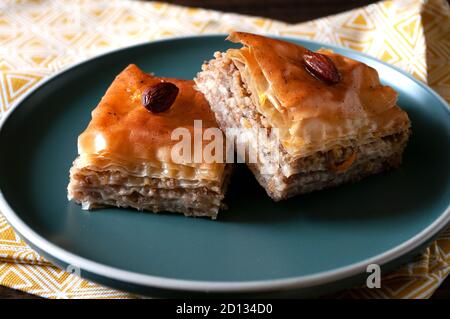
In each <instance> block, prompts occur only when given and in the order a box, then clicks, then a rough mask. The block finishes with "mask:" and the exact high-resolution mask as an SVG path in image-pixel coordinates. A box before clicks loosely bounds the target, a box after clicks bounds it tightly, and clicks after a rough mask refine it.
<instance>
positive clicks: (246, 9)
mask: <svg viewBox="0 0 450 319" xmlns="http://www.w3.org/2000/svg"><path fill="white" fill-rule="evenodd" d="M166 2H169V3H173V4H179V5H185V6H191V7H201V8H207V9H213V10H219V11H225V12H233V13H241V14H248V15H255V16H262V17H267V18H272V19H276V20H280V21H285V22H291V23H296V22H303V21H308V20H312V19H316V18H319V17H323V16H327V15H330V14H336V13H339V12H343V11H347V10H351V9H354V8H357V7H362V6H365V5H368V4H371V3H374V2H377V1H370V0H169V1H166ZM2 298H37V297H35V296H32V295H29V294H26V293H23V292H20V291H17V290H13V289H9V288H6V287H2V286H0V299H2ZM433 298H437V299H450V279H449V278H447V280H446V281H445V282H444V283H443V284H442V285H441V287H440V288H439V289H438V290H437V291H436V292H435V293H434V295H433Z"/></svg>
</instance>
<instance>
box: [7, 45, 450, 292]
mask: <svg viewBox="0 0 450 319" xmlns="http://www.w3.org/2000/svg"><path fill="white" fill-rule="evenodd" d="M290 40H291V41H293V42H297V43H299V44H301V45H304V46H306V47H308V48H309V49H313V50H316V49H319V48H320V47H326V48H331V49H333V50H335V51H336V52H337V53H340V54H343V55H346V56H349V57H350V58H353V59H357V60H360V61H363V62H364V63H367V64H369V65H371V66H372V67H374V68H376V69H377V70H378V72H379V73H380V77H381V79H382V80H383V82H384V83H385V84H388V85H391V86H392V87H393V88H395V89H396V90H397V91H398V92H399V93H400V98H399V105H400V106H401V107H402V108H404V109H405V110H406V111H407V112H408V114H409V116H410V118H411V121H412V130H413V134H412V137H411V139H410V142H409V145H408V147H407V149H406V153H405V155H404V163H403V165H402V166H401V167H400V168H399V169H397V170H394V171H391V172H387V173H384V174H380V175H377V176H372V177H370V178H367V179H365V180H363V181H361V182H358V183H356V184H351V185H345V186H341V187H338V188H334V189H329V190H325V191H321V192H315V193H312V194H309V195H302V196H297V197H295V198H292V199H290V200H286V201H282V202H278V203H275V202H273V201H271V200H270V198H269V197H268V196H267V195H266V193H265V192H264V190H263V189H262V188H261V187H260V186H259V185H258V184H257V182H256V181H255V179H254V177H253V175H252V174H250V173H249V171H248V170H247V168H246V167H245V166H244V165H240V166H239V167H238V169H237V172H235V174H234V177H233V179H232V181H231V185H230V189H229V192H228V194H227V198H226V203H227V204H228V206H229V209H228V210H227V211H222V212H221V213H220V214H219V219H218V220H217V221H211V220H208V219H201V218H197V219H195V218H186V217H183V216H180V215H174V214H152V213H139V212H136V211H134V210H127V209H116V208H108V209H101V210H97V211H94V212H85V211H82V210H81V208H80V206H78V205H76V204H74V203H72V202H68V201H67V195H66V187H67V184H68V172H69V168H70V166H71V163H72V160H73V159H74V158H75V156H76V154H77V148H76V147H77V143H76V141H77V137H78V135H79V133H80V132H81V131H82V130H83V129H84V128H85V127H86V125H87V123H88V122H89V119H90V113H91V111H92V109H93V108H94V107H95V105H97V103H98V101H99V99H100V98H101V97H102V95H103V94H104V92H105V90H106V89H107V87H108V86H109V84H110V83H111V82H112V80H113V79H114V77H115V76H116V75H117V74H119V72H120V71H121V70H123V69H124V68H125V67H126V66H127V65H128V64H130V63H135V64H137V65H138V66H139V67H141V68H142V69H143V70H145V71H147V72H153V73H155V74H156V75H158V76H169V77H180V78H185V79H190V78H192V77H193V76H194V75H195V74H196V72H197V71H198V70H199V68H200V66H201V63H202V62H203V61H204V60H207V59H209V58H211V57H212V55H213V53H214V52H215V51H225V50H226V49H227V48H229V47H230V46H232V44H230V43H228V42H225V41H224V36H202V37H188V38H177V39H170V40H164V41H158V42H153V43H147V44H142V45H138V46H133V47H130V48H125V49H121V50H117V51H114V52H111V53H107V54H105V55H102V56H99V57H96V58H94V59H91V60H88V61H86V62H83V63H80V64H77V65H75V66H73V67H71V68H69V69H67V70H65V71H64V72H62V73H59V74H57V75H55V76H53V77H51V78H49V79H48V80H46V81H44V82H43V83H42V84H41V85H40V86H39V87H37V88H36V89H34V90H33V91H32V92H30V93H29V94H27V95H26V96H25V97H24V98H23V99H22V100H21V101H20V102H19V103H18V104H17V105H16V107H15V108H14V109H13V110H12V111H11V112H9V113H8V114H7V115H4V116H3V119H2V125H1V127H0V147H1V151H0V152H1V153H0V154H1V156H0V211H1V212H2V213H3V214H4V216H5V217H6V218H7V220H8V221H9V223H10V224H11V225H12V226H13V227H14V229H15V230H16V231H17V232H18V233H19V234H20V235H21V237H22V238H23V239H24V240H25V241H26V242H27V243H28V244H29V245H31V246H32V247H33V248H34V249H35V250H37V251H38V252H39V253H40V254H42V255H43V256H44V257H45V258H47V259H49V260H51V261H53V262H54V263H56V264H58V265H59V266H61V267H63V268H66V269H69V270H79V271H80V272H79V274H80V275H81V276H82V277H84V278H86V279H89V280H93V281H95V282H98V283H101V284H104V285H107V286H110V287H115V288H119V289H124V290H127V291H132V292H138V293H143V294H149V295H152V296H175V295H178V296H179V295H185V294H189V295H192V294H198V295H204V294H214V295H218V294H220V295H222V294H232V295H233V296H237V295H251V296H313V295H317V294H321V293H330V292H332V291H335V290H337V289H340V288H344V287H348V286H350V285H352V284H357V283H364V281H365V278H367V276H368V275H369V273H367V272H366V269H367V266H368V265H369V264H373V263H375V264H378V265H380V266H381V268H382V271H383V272H386V271H389V270H390V269H392V267H394V266H397V265H399V264H400V263H402V262H405V261H407V260H408V259H409V258H410V257H411V256H412V255H414V254H416V253H418V252H419V249H420V248H422V247H423V246H424V245H426V244H427V242H429V241H430V240H432V238H433V237H434V236H435V235H436V234H437V233H438V232H439V231H440V230H442V229H443V228H444V227H445V226H446V225H447V224H448V222H449V220H450V209H449V201H450V148H449V145H450V111H449V107H448V105H447V104H446V102H445V101H444V100H443V99H441V98H440V97H439V96H438V95H437V94H436V93H434V92H433V91H432V90H431V89H430V88H428V87H427V86H425V85H424V84H422V83H420V82H419V81H417V80H415V79H414V78H412V77H411V76H409V75H407V74H405V73H403V72H402V71H399V70H397V69H395V68H393V67H391V66H389V65H387V64H385V63H383V62H380V61H377V60H375V59H373V58H371V57H368V56H366V55H363V54H360V53H357V52H355V51H351V50H348V49H343V48H338V47H334V46H330V45H326V44H320V43H316V42H310V41H305V40H294V39H290ZM381 284H382V283H381Z"/></svg>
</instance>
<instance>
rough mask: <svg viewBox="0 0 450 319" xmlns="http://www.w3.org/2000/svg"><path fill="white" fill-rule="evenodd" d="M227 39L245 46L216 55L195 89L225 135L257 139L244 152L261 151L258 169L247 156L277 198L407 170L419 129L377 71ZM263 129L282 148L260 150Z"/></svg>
mask: <svg viewBox="0 0 450 319" xmlns="http://www.w3.org/2000/svg"><path fill="white" fill-rule="evenodd" d="M228 39H229V40H231V41H232V42H236V43H242V44H243V47H242V48H240V49H229V50H228V51H227V52H225V53H220V52H217V53H216V54H215V59H213V60H211V61H209V62H208V63H205V64H204V65H203V67H202V71H201V72H200V73H199V74H198V75H197V78H196V79H195V81H196V85H197V88H198V89H199V90H200V91H201V92H202V93H203V94H204V95H205V96H206V98H207V99H208V101H209V103H210V105H211V108H212V110H213V112H214V113H215V116H216V119H217V121H218V123H219V125H220V127H221V128H222V130H227V129H229V128H241V129H248V130H249V131H250V135H251V138H250V139H247V140H246V142H245V141H244V142H242V143H247V149H245V148H238V153H239V149H241V152H242V150H244V152H249V151H252V152H256V153H257V155H258V158H257V161H256V162H252V161H249V156H248V154H245V153H244V154H240V155H241V156H243V157H246V161H247V164H248V166H249V167H250V169H251V170H252V171H253V173H254V175H255V176H256V178H257V180H258V181H259V183H260V184H261V185H262V186H263V187H264V188H265V189H266V191H267V193H268V194H269V196H270V197H272V198H273V199H274V200H281V199H285V198H288V197H291V196H294V195H296V194H300V193H307V192H311V191H314V190H319V189H323V188H326V187H331V186H336V185H340V184H342V183H345V182H349V181H355V180H359V179H361V178H363V177H365V176H368V175H371V174H375V173H379V172H381V171H384V170H386V169H389V168H393V167H397V166H399V165H400V163H401V160H402V153H403V150H404V149H405V146H406V143H407V141H408V137H409V134H410V121H409V118H408V115H407V114H406V112H405V111H403V110H402V109H401V108H400V107H398V105H397V93H396V92H395V91H394V90H393V89H392V88H390V87H388V86H385V85H382V84H381V83H380V80H379V76H378V73H377V71H376V70H375V69H373V68H371V67H369V66H368V65H366V64H364V63H361V62H358V61H355V60H352V59H349V58H347V57H344V56H342V55H339V54H336V53H333V52H331V51H328V50H319V51H317V52H313V51H310V50H308V49H306V48H304V47H302V46H299V45H296V44H293V43H290V42H286V41H280V40H276V39H272V38H268V37H264V36H259V35H254V34H249V33H241V32H235V33H232V34H231V35H230V36H229V38H228ZM261 129H265V130H266V131H267V134H271V133H272V131H273V132H276V136H277V139H276V141H277V142H262V143H261V139H260V138H258V137H259V135H260V131H261ZM258 141H259V143H258ZM238 143H239V142H238ZM274 159H276V161H274Z"/></svg>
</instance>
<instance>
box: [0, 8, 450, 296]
mask: <svg viewBox="0 0 450 319" xmlns="http://www.w3.org/2000/svg"><path fill="white" fill-rule="evenodd" d="M230 30H242V31H249V32H257V33H264V34H272V35H284V36H291V37H299V38H306V39H312V40H317V41H321V42H325V43H332V44H337V45H340V46H343V47H348V48H352V49H354V50H358V51H362V52H365V53H367V54H369V55H372V56H374V57H377V58H379V59H381V60H383V61H386V62H388V63H390V64H393V65H395V66H397V67H399V68H401V69H403V70H405V71H406V72H409V73H410V74H412V75H414V76H415V77H416V78H417V79H419V80H421V81H423V82H427V83H428V84H429V85H430V86H431V87H432V88H434V89H435V90H436V91H437V92H438V93H439V94H440V95H441V96H443V97H444V98H445V99H446V100H447V101H450V34H449V32H450V9H449V6H448V3H447V1H445V0H428V1H425V0H398V1H383V2H379V3H376V4H373V5H369V6H367V7H364V8H360V9H356V10H352V11H349V12H345V13H342V14H338V15H334V16H330V17H325V18H321V19H317V20H314V21H311V22H306V23H300V24H286V23H282V22H278V21H273V20H269V19H265V18H258V17H248V16H241V15H236V14H227V13H220V12H216V11H210V10H203V9H193V8H185V7H179V6H173V5H169V4H165V3H159V2H139V1H129V0H94V1H93V0H54V1H53V0H46V1H43V0H42V1H40V0H2V1H1V2H0V117H1V116H2V114H3V113H4V112H5V111H7V110H8V109H9V108H10V107H11V106H12V105H14V103H15V102H16V101H17V99H18V98H20V97H21V96H23V94H25V93H26V92H28V91H29V90H30V89H32V88H33V87H35V86H36V85H37V84H38V83H39V82H40V81H42V80H43V79H45V78H46V77H48V76H49V75H51V74H54V73H55V72H57V71H59V70H61V69H63V68H66V67H68V66H70V65H71V64H73V63H75V62H78V61H81V60H84V59H87V58H89V57H92V56H94V55H97V54H99V53H102V52H106V51H108V50H113V49H116V48H119V47H124V46H128V45H131V44H136V43H144V42H148V41H152V40H156V39H161V38H167V37H172V36H183V35H194V34H211V33H226V32H229V31H230ZM0 148H1V145H0ZM449 273H450V228H449V229H447V231H446V232H444V233H443V234H441V235H440V237H439V238H438V239H437V240H436V241H434V242H433V243H432V244H431V245H430V246H429V247H428V248H427V249H426V251H424V252H423V254H422V255H421V256H418V257H417V259H416V260H415V261H413V262H411V263H410V264H408V265H406V266H404V267H402V268H401V269H398V270H397V271H394V272H393V273H391V274H388V275H385V276H384V277H383V278H382V281H381V283H382V288H380V289H368V288H354V289H350V290H347V291H345V292H344V293H342V294H340V297H343V298H428V297H430V296H431V295H432V294H433V292H434V291H435V290H436V288H437V287H439V285H440V283H441V282H442V281H443V280H444V279H445V278H446V277H447V275H448V274H449ZM0 284H1V285H5V286H8V287H12V288H15V289H19V290H23V291H26V292H28V293H32V294H36V295H39V296H43V297H47V298H132V297H134V296H133V295H130V294H127V293H124V292H120V291H117V290H113V289H110V288H106V287H102V286H99V285H97V284H94V283H90V282H87V281H85V280H83V279H80V278H79V277H77V276H76V275H73V274H69V273H67V272H65V271H63V270H60V269H58V268H57V267H55V266H53V265H51V264H50V263H49V262H47V261H46V260H44V259H43V258H42V257H40V256H39V255H38V254H37V253H35V252H34V251H33V250H32V249H30V248H29V247H28V246H27V245H26V244H25V243H24V242H23V241H22V240H21V239H20V238H19V237H18V236H17V235H16V234H15V233H14V231H13V229H12V228H11V227H10V226H9V225H8V223H7V222H6V220H5V219H4V218H3V217H2V215H1V213H0Z"/></svg>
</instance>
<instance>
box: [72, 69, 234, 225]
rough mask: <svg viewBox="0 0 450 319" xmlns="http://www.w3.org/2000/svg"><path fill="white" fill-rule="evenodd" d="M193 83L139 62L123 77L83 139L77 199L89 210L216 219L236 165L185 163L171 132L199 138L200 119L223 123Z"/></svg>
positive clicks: (76, 170) (76, 166)
mask: <svg viewBox="0 0 450 319" xmlns="http://www.w3.org/2000/svg"><path fill="white" fill-rule="evenodd" d="M193 85H194V82H193V81H187V80H178V79H169V78H158V77H154V76H152V75H149V74H146V73H144V72H142V71H141V70H140V69H139V68H138V67H137V66H135V65H130V66H128V67H127V68H126V69H125V70H124V71H123V72H122V73H121V74H120V75H118V76H117V77H116V79H115V80H114V82H113V83H112V84H111V86H110V87H109V89H108V90H107V92H106V94H105V96H104V97H103V98H102V100H101V101H100V103H99V105H98V106H97V107H96V108H95V109H94V111H93V112H92V120H91V122H90V123H89V125H88V127H87V128H86V130H85V131H84V132H83V133H82V134H81V135H80V136H79V138H78V153H79V156H78V157H77V158H76V159H75V161H74V163H73V166H72V168H71V169H70V183H69V186H68V198H69V200H71V199H73V200H74V201H75V202H77V203H80V204H81V205H82V208H83V209H93V208H99V207H104V206H117V207H132V208H135V209H138V210H149V211H153V212H160V211H168V212H178V213H183V214H184V215H186V216H208V217H211V218H213V219H215V218H216V217H217V214H218V211H219V209H220V208H221V206H222V200H223V198H224V195H225V190H226V186H227V181H228V177H229V175H230V167H229V166H227V165H226V164H223V163H220V162H217V163H215V162H214V163H205V162H202V161H200V162H198V163H197V162H195V161H194V160H189V161H186V162H182V163H179V162H178V161H174V159H173V156H172V153H171V152H172V148H173V146H174V145H175V144H176V143H178V142H179V141H177V140H174V139H173V138H172V136H171V134H172V132H173V131H174V130H175V129H177V128H185V129H187V130H188V131H189V132H190V133H191V137H192V139H194V134H195V133H194V121H195V120H201V121H202V127H201V129H202V130H205V129H207V128H210V127H217V123H216V121H215V119H214V115H213V114H212V112H211V110H210V108H209V105H208V102H207V101H206V99H205V98H204V97H203V95H202V94H201V93H200V92H198V91H196V90H194V88H193ZM192 143H193V142H192ZM201 147H203V146H201Z"/></svg>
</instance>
